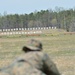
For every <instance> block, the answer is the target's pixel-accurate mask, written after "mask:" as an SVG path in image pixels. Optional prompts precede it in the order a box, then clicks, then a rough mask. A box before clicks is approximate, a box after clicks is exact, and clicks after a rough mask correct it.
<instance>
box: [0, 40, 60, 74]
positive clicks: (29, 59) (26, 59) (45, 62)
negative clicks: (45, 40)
mask: <svg viewBox="0 0 75 75" xmlns="http://www.w3.org/2000/svg"><path fill="white" fill-rule="evenodd" d="M22 50H23V51H24V52H25V54H24V55H22V56H20V57H19V58H17V59H16V60H15V61H14V62H13V63H12V64H11V65H10V66H8V67H6V68H3V69H1V71H0V75H60V73H59V72H58V70H57V68H56V65H55V64H54V63H53V62H52V60H51V59H50V58H49V56H48V55H47V54H46V53H43V52H42V44H41V42H39V41H37V40H34V39H32V40H30V41H29V42H28V45H26V46H24V47H23V49H22Z"/></svg>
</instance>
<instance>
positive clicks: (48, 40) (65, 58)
mask: <svg viewBox="0 0 75 75" xmlns="http://www.w3.org/2000/svg"><path fill="white" fill-rule="evenodd" d="M47 32H50V33H46V31H45V33H44V32H43V33H44V34H41V35H40V36H29V37H26V36H25V35H12V36H0V68H2V67H3V66H7V65H9V64H10V63H11V62H12V61H13V60H14V59H15V58H16V57H18V56H20V55H21V54H22V53H23V52H22V51H21V49H22V47H23V46H24V45H26V41H28V40H29V39H31V38H35V39H37V40H40V41H41V42H42V43H43V51H44V52H47V53H48V54H49V55H50V57H51V58H52V60H53V61H54V62H55V63H56V65H57V68H58V69H59V71H60V72H61V73H62V75H75V34H72V35H70V34H66V35H65V34H64V32H63V31H60V30H52V31H50V30H49V31H47Z"/></svg>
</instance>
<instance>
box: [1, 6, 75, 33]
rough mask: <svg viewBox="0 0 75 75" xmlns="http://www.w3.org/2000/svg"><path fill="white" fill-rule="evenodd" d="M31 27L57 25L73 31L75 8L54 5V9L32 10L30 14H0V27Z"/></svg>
mask: <svg viewBox="0 0 75 75" xmlns="http://www.w3.org/2000/svg"><path fill="white" fill-rule="evenodd" d="M33 27H34V28H35V27H57V28H59V29H65V30H66V31H67V32H69V31H75V9H66V10H65V9H64V8H61V7H56V8H55V10H52V9H49V10H48V9H47V10H41V11H34V12H31V13H30V14H6V13H4V15H0V29H13V28H33Z"/></svg>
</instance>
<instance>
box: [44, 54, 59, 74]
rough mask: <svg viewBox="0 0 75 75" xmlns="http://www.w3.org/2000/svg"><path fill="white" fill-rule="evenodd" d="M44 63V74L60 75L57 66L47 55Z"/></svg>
mask: <svg viewBox="0 0 75 75" xmlns="http://www.w3.org/2000/svg"><path fill="white" fill-rule="evenodd" d="M43 63H44V65H43V66H44V72H45V73H46V74H47V75H60V73H59V71H58V69H57V67H56V65H55V64H54V63H53V61H52V60H51V59H50V57H49V56H48V55H47V54H45V55H44V59H43Z"/></svg>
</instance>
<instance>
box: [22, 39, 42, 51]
mask: <svg viewBox="0 0 75 75" xmlns="http://www.w3.org/2000/svg"><path fill="white" fill-rule="evenodd" d="M27 43H28V44H27V45H26V46H24V47H23V49H22V50H23V51H26V50H27V49H29V50H32V51H40V50H42V43H41V42H40V41H38V40H35V39H31V40H30V41H29V42H27Z"/></svg>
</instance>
